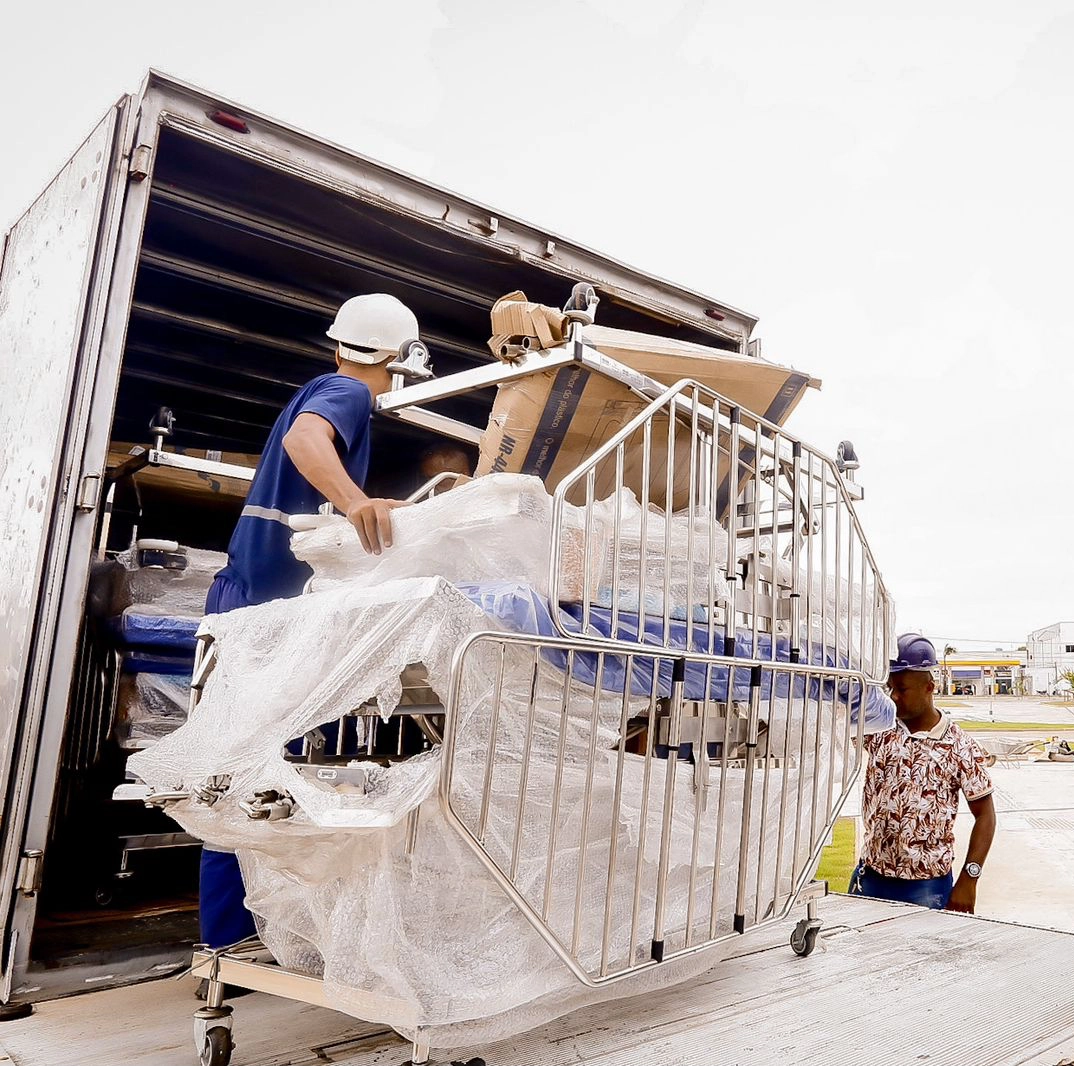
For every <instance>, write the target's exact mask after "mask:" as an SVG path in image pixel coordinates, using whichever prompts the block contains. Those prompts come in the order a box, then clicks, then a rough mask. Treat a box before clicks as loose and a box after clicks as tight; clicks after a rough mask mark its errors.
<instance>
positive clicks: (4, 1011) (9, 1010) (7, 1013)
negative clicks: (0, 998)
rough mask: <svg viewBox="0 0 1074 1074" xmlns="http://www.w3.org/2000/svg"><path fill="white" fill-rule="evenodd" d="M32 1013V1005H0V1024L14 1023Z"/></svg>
mask: <svg viewBox="0 0 1074 1074" xmlns="http://www.w3.org/2000/svg"><path fill="white" fill-rule="evenodd" d="M33 1013H34V1008H33V1004H32V1003H0V1022H15V1021H18V1019H20V1018H29V1017H30V1015H31V1014H33Z"/></svg>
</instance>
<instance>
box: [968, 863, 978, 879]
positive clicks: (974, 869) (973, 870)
mask: <svg viewBox="0 0 1074 1074" xmlns="http://www.w3.org/2000/svg"><path fill="white" fill-rule="evenodd" d="M965 868H966V875H967V876H969V877H972V878H973V879H974V880H976V879H977V877H979V876H980V875H981V867H980V866H979V865H978V864H977V862H975V861H968V862H966V867H965Z"/></svg>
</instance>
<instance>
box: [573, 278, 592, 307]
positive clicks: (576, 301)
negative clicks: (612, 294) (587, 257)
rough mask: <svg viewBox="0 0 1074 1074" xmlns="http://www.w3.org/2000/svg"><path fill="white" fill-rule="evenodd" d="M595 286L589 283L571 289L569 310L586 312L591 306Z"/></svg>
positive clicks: (577, 284) (578, 284)
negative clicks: (590, 301)
mask: <svg viewBox="0 0 1074 1074" xmlns="http://www.w3.org/2000/svg"><path fill="white" fill-rule="evenodd" d="M594 293H595V292H594V290H593V285H592V284H588V283H576V284H575V285H574V287H573V288H572V289H571V297H570V301H569V302H568V303H567V308H568V309H571V310H584V309H586V308H587V307H588V306H589V300H590V298H591V297H592V296H593V295H594Z"/></svg>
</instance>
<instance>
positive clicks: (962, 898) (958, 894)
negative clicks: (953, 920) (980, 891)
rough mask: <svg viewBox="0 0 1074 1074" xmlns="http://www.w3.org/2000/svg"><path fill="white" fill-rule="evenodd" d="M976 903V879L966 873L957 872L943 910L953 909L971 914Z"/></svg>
mask: <svg viewBox="0 0 1074 1074" xmlns="http://www.w3.org/2000/svg"><path fill="white" fill-rule="evenodd" d="M976 905H977V881H976V880H974V879H973V877H972V876H970V875H969V874H968V873H959V877H958V879H957V880H956V881H955V886H954V887H953V888H952V889H951V897H950V898H949V899H948V900H947V905H946V906H945V907H944V909H945V910H954V911H956V912H957V913H960V914H972V913H973V908H974V907H975V906H976Z"/></svg>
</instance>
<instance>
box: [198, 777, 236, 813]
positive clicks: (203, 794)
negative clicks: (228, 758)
mask: <svg viewBox="0 0 1074 1074" xmlns="http://www.w3.org/2000/svg"><path fill="white" fill-rule="evenodd" d="M230 789H231V776H230V774H229V773H227V772H221V773H219V774H217V775H215V776H210V777H209V778H208V779H207V780H205V782H204V783H202V784H200V785H199V786H197V787H195V788H194V797H195V798H197V800H198V801H199V802H201V803H203V804H204V805H208V806H212V805H216V803H217V802H219V801H220V799H221V798H223V797H224V795H225V794H227V792H228V791H229V790H230Z"/></svg>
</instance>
